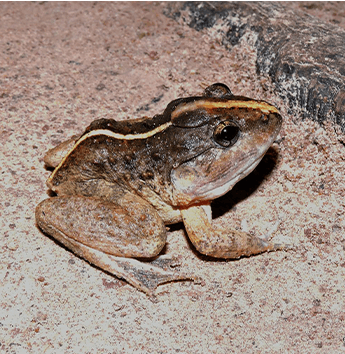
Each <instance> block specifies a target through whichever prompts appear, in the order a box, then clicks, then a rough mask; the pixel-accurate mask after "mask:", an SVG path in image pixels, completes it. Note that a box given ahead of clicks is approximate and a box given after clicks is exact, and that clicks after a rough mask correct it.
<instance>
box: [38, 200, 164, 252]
mask: <svg viewBox="0 0 345 354" xmlns="http://www.w3.org/2000/svg"><path fill="white" fill-rule="evenodd" d="M125 199H126V198H125ZM121 204H123V203H121ZM36 220H37V223H38V225H39V227H40V228H41V229H42V230H43V231H45V232H46V233H47V234H49V235H51V236H53V237H54V238H55V239H57V240H58V241H60V242H61V243H63V244H64V245H65V246H66V247H68V248H70V249H71V250H72V251H74V252H76V253H78V244H83V245H86V246H89V247H90V248H92V249H96V250H99V251H101V252H104V253H107V254H111V255H115V256H122V257H153V256H156V255H157V254H158V253H159V252H160V251H161V250H162V248H163V247H164V245H165V242H166V229H165V225H164V223H163V221H162V220H161V218H160V216H159V215H158V213H157V212H156V210H155V209H154V208H153V207H152V206H151V205H150V204H149V203H147V202H146V201H144V200H142V199H141V198H139V197H134V196H132V195H131V196H130V197H129V198H127V200H126V206H123V205H122V206H120V205H117V204H115V203H113V202H109V201H105V200H103V199H98V198H92V197H84V196H62V197H54V198H50V199H46V200H44V201H43V202H41V203H40V204H39V205H38V206H37V209H36ZM72 241H76V242H72Z"/></svg>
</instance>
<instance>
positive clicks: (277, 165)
mask: <svg viewBox="0 0 345 354" xmlns="http://www.w3.org/2000/svg"><path fill="white" fill-rule="evenodd" d="M164 6H166V5H165V4H164V3H140V4H139V3H92V2H89V3H48V2H35V3H0V33H1V37H0V84H1V85H0V107H1V110H0V116H1V120H0V121H1V122H0V124H1V131H0V134H1V135H0V143H1V145H2V147H1V149H0V151H1V153H0V157H1V166H0V172H1V201H0V203H1V210H0V223H1V224H0V225H1V237H0V252H1V258H0V352H1V353H2V352H3V353H16V354H17V353H18V354H19V353H217V354H218V353H344V352H345V326H344V325H345V305H344V296H345V282H344V277H345V254H344V249H345V237H344V230H345V220H344V212H345V198H344V195H345V180H344V168H345V153H344V152H345V148H344V144H343V143H341V142H340V141H339V138H338V137H337V135H336V134H335V133H334V131H333V128H332V127H330V126H325V127H320V126H318V125H316V124H314V123H312V122H310V121H304V122H300V121H299V119H298V117H291V116H289V115H287V113H286V108H285V107H284V103H283V102H282V101H280V100H279V99H278V98H277V97H276V96H275V95H274V91H273V88H272V86H271V84H270V82H269V80H268V79H267V78H265V77H258V76H257V75H256V72H255V53H254V52H253V51H251V49H250V48H243V47H241V48H234V49H233V50H232V51H231V52H229V51H227V50H226V49H225V48H224V47H223V46H222V45H221V39H220V38H218V37H217V34H216V33H212V32H204V33H203V32H202V33H198V32H196V31H194V30H192V29H190V28H188V27H185V26H183V25H181V24H178V23H176V22H174V21H173V20H170V19H168V18H166V17H165V16H164V15H163V14H162V12H163V8H164ZM288 6H292V7H295V8H298V9H300V10H304V11H308V12H309V13H310V14H312V15H315V16H318V17H321V18H323V19H324V20H325V21H329V22H331V23H333V24H336V25H339V26H343V27H345V22H344V18H345V16H344V14H345V6H344V3H327V4H325V3H289V4H288ZM214 82H224V83H226V84H227V85H229V86H230V87H231V89H232V91H233V92H234V93H235V94H242V95H246V96H250V97H253V98H261V99H265V100H267V101H269V102H271V103H273V104H275V105H277V106H278V107H280V109H281V112H282V114H283V116H284V126H283V129H282V131H281V134H280V137H279V139H278V143H275V144H274V145H273V147H272V148H271V149H270V150H269V153H268V154H267V156H266V157H265V158H264V160H263V161H262V163H261V164H260V165H259V166H258V168H257V169H256V170H255V171H254V172H253V173H252V174H251V175H250V176H248V177H247V178H246V179H244V180H243V181H241V182H240V183H239V184H238V185H237V186H236V187H235V188H234V189H233V191H231V192H230V193H228V194H227V195H226V196H224V197H222V198H221V199H220V200H218V201H215V203H214V207H215V210H216V213H215V216H217V217H216V219H215V221H214V222H215V223H216V224H217V223H219V224H221V223H223V224H225V225H229V227H230V226H231V227H235V228H240V227H241V221H242V220H247V222H248V225H249V228H250V230H251V232H253V233H255V234H258V235H260V234H264V233H266V232H267V231H268V230H270V228H271V227H272V225H274V223H275V222H276V221H277V220H279V221H280V224H279V227H278V230H277V232H276V233H275V235H274V239H275V240H276V241H277V242H286V243H292V244H294V245H296V250H295V251H288V252H276V253H269V254H262V255H259V256H256V257H251V258H243V259H240V260H237V261H215V260H210V259H206V258H204V257H201V256H200V255H198V254H197V252H195V251H194V250H193V248H192V246H191V244H190V243H189V241H188V240H187V236H186V233H185V231H184V229H183V227H182V225H177V226H176V227H174V228H172V230H171V232H169V234H168V245H167V249H166V253H167V254H170V255H181V256H182V260H183V264H182V269H185V270H188V271H189V272H191V273H193V274H195V275H196V276H198V277H200V278H202V279H203V281H202V282H200V283H192V282H176V283H170V284H166V285H163V286H160V287H159V289H158V291H157V298H156V301H151V300H150V299H149V298H148V297H147V296H146V295H145V294H144V293H142V292H139V291H138V290H136V289H134V288H133V287H132V286H130V285H128V284H127V283H125V282H123V281H121V280H118V279H116V278H115V277H112V276H111V275H109V274H106V273H104V272H102V271H101V270H100V269H97V268H95V267H93V266H90V265H89V264H88V263H87V262H85V261H83V260H82V259H79V258H77V257H76V256H74V255H73V254H72V253H70V252H69V251H67V250H66V249H64V248H62V247H60V246H59V245H57V244H56V243H55V242H54V241H53V240H52V239H50V238H48V237H47V236H45V235H44V234H42V233H41V232H40V231H39V230H38V228H37V227H36V225H35V219H34V210H35V206H36V205H37V204H38V203H39V202H40V201H41V200H43V199H45V198H46V197H47V187H46V186H45V180H46V179H47V177H48V176H49V174H50V172H49V171H47V170H46V169H45V168H44V163H43V155H44V152H45V151H46V150H47V149H49V148H51V147H53V146H55V145H56V144H57V143H59V142H61V141H63V140H65V139H66V138H68V137H70V136H71V135H73V134H76V133H80V132H82V131H83V129H84V128H85V127H86V126H87V125H88V124H89V123H90V122H91V121H92V120H94V119H96V118H100V117H106V118H115V119H119V120H120V119H129V118H134V117H141V116H144V115H153V114H155V113H160V112H162V110H163V109H164V108H165V106H166V105H167V104H168V103H169V102H170V101H171V100H172V99H175V98H177V97H183V96H189V95H193V94H199V93H201V91H202V90H203V88H205V87H206V86H207V85H209V84H211V83H214Z"/></svg>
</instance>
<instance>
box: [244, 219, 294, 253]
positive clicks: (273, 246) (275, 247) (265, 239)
mask: <svg viewBox="0 0 345 354" xmlns="http://www.w3.org/2000/svg"><path fill="white" fill-rule="evenodd" d="M279 225H280V219H278V220H277V221H276V222H275V223H274V224H273V225H272V227H271V228H270V230H269V231H268V232H267V233H266V234H264V235H262V236H252V235H251V237H253V238H258V239H259V240H261V241H262V242H258V243H259V244H260V245H261V247H262V248H264V251H263V252H274V251H287V250H292V249H295V247H294V246H293V245H290V244H285V243H282V244H280V243H272V242H270V240H271V238H272V237H273V234H274V233H275V232H276V231H277V230H278V228H279ZM241 229H242V231H243V232H245V233H247V234H249V227H248V223H247V220H242V222H241ZM259 247H260V246H259ZM267 247H268V249H266V248H267Z"/></svg>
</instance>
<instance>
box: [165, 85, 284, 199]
mask: <svg viewBox="0 0 345 354" xmlns="http://www.w3.org/2000/svg"><path fill="white" fill-rule="evenodd" d="M171 104H172V106H171V107H170V114H171V122H172V124H173V125H174V126H178V127H183V128H187V129H190V128H194V129H195V130H194V131H195V134H196V135H198V136H197V137H196V139H197V140H199V141H200V133H199V132H201V131H202V132H203V134H204V136H203V139H204V141H203V144H204V146H205V148H204V149H201V150H199V152H198V153H197V154H195V155H194V156H193V157H192V158H189V159H188V160H187V161H183V162H182V163H180V164H179V165H178V166H174V168H173V169H172V171H171V175H170V177H171V182H172V185H173V188H174V197H175V200H176V201H178V203H179V204H180V205H183V204H184V205H190V204H195V203H200V202H201V203H202V202H205V201H210V200H213V199H215V198H218V197H220V196H222V195H224V194H225V193H227V192H228V191H229V190H230V189H232V187H233V186H234V185H235V184H236V183H237V182H238V181H239V180H241V179H242V178H244V177H245V176H247V175H248V174H249V173H250V172H251V171H253V169H254V168H255V167H256V166H257V165H258V163H259V162H260V160H261V159H262V158H263V156H264V154H265V153H266V151H267V150H268V148H269V147H270V145H271V144H272V143H273V141H274V140H275V138H276V137H277V135H278V133H279V131H280V128H281V124H282V117H281V116H280V114H279V112H278V110H277V108H275V107H274V106H272V105H270V104H268V103H267V102H264V101H256V100H252V99H249V98H246V97H241V96H234V95H232V93H231V91H230V89H229V88H228V87H226V86H225V85H223V84H214V85H212V86H209V87H208V88H207V89H206V90H205V92H204V95H203V96H202V97H194V98H191V99H188V100H176V101H174V102H172V103H171ZM205 127H207V128H205ZM201 128H203V129H201ZM205 132H206V133H205ZM192 138H193V136H190V137H189V139H192Z"/></svg>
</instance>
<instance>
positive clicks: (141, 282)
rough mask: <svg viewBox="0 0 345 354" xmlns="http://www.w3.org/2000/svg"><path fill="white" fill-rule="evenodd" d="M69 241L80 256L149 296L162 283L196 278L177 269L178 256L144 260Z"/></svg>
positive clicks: (71, 247)
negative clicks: (149, 260)
mask: <svg viewBox="0 0 345 354" xmlns="http://www.w3.org/2000/svg"><path fill="white" fill-rule="evenodd" d="M68 243H69V245H68V248H70V249H72V250H73V252H74V253H76V254H77V255H78V256H80V257H82V258H84V259H86V260H87V261H89V262H90V263H92V264H94V265H96V266H97V267H99V268H101V269H103V270H105V271H107V272H109V273H111V274H113V275H115V276H117V277H118V278H122V279H124V280H126V281H127V282H128V283H129V284H131V285H133V286H134V287H136V288H137V289H139V290H141V291H143V292H144V293H146V294H147V295H149V296H154V294H155V290H156V288H157V286H158V285H160V284H164V283H168V282H171V281H177V280H194V278H193V277H192V276H191V275H187V274H184V273H182V272H181V273H180V272H179V271H178V269H176V267H177V266H178V265H179V263H178V262H177V260H178V259H177V258H174V259H168V258H166V257H165V256H160V257H157V258H156V259H155V260H154V261H152V262H148V261H144V262H142V261H139V260H137V259H133V258H125V257H117V256H113V255H110V254H106V253H104V252H101V251H98V250H96V249H93V248H91V247H88V246H85V245H83V244H80V243H78V242H77V241H74V240H68ZM71 243H72V244H71ZM74 243H77V244H74ZM172 267H174V268H172Z"/></svg>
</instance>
